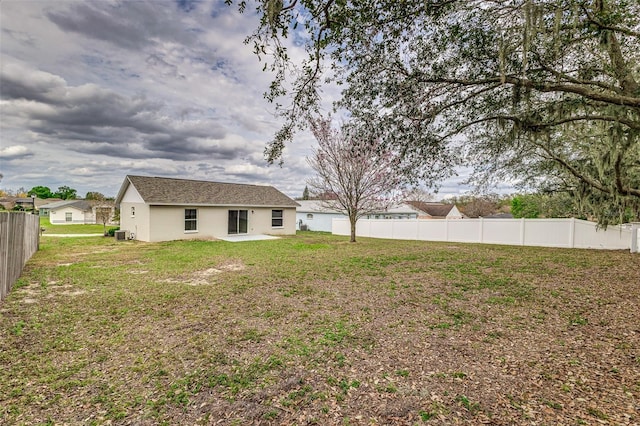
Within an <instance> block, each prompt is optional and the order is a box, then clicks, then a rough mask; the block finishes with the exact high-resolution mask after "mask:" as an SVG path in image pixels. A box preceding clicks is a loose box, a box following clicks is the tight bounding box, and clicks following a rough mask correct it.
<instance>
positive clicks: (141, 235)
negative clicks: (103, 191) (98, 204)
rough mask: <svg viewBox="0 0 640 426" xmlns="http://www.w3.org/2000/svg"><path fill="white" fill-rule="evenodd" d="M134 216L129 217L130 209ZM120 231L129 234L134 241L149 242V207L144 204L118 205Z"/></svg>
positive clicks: (124, 203)
mask: <svg viewBox="0 0 640 426" xmlns="http://www.w3.org/2000/svg"><path fill="white" fill-rule="evenodd" d="M132 207H133V208H135V215H133V216H132V215H131V208H132ZM120 229H123V230H126V231H129V232H131V233H132V234H133V235H134V237H133V238H135V239H136V240H141V241H151V240H150V239H149V238H150V227H149V206H148V205H146V204H144V203H135V202H121V203H120Z"/></svg>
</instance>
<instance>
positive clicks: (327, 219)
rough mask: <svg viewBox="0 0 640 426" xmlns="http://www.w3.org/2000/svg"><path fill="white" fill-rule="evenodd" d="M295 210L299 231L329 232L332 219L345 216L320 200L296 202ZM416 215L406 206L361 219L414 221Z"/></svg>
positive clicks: (402, 205)
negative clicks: (297, 205)
mask: <svg viewBox="0 0 640 426" xmlns="http://www.w3.org/2000/svg"><path fill="white" fill-rule="evenodd" d="M298 204H300V207H298V208H296V226H297V229H299V230H307V231H324V232H331V222H332V221H333V219H344V218H346V217H347V216H346V215H344V214H342V213H339V212H336V211H334V210H331V209H330V208H328V207H327V206H326V205H323V203H322V201H321V200H303V201H300V200H299V201H298ZM417 217H418V213H417V212H416V211H415V210H414V209H413V208H411V206H408V205H406V204H401V205H399V206H396V207H392V208H388V209H386V210H381V211H379V212H375V213H371V214H370V215H366V216H364V217H363V219H415V218H417Z"/></svg>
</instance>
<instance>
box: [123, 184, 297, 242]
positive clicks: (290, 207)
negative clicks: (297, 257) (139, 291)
mask: <svg viewBox="0 0 640 426" xmlns="http://www.w3.org/2000/svg"><path fill="white" fill-rule="evenodd" d="M116 205H119V206H120V229H121V230H125V231H127V232H128V233H129V237H130V238H132V239H136V240H141V241H148V242H156V241H171V240H185V239H212V238H223V237H227V236H231V235H243V234H246V235H259V234H270V235H290V234H295V233H296V207H297V206H298V203H296V202H295V201H294V200H292V199H291V198H289V197H288V196H286V195H285V194H283V193H282V192H280V191H278V190H277V189H276V188H274V187H272V186H262V185H247V184H238V183H223V182H210V181H202V180H189V179H174V178H165V177H150V176H131V175H129V176H126V177H125V179H124V182H123V183H122V186H121V187H120V191H119V192H118V196H117V197H116Z"/></svg>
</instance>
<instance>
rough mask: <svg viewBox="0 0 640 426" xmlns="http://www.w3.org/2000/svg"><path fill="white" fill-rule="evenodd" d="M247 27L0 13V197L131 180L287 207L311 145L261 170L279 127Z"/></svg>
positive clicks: (231, 21)
mask: <svg viewBox="0 0 640 426" xmlns="http://www.w3.org/2000/svg"><path fill="white" fill-rule="evenodd" d="M256 19H257V18H256V16H254V15H252V14H251V13H246V14H244V15H241V14H239V13H238V12H237V10H236V9H235V8H233V7H228V6H225V5H224V1H223V0H211V1H205V0H202V1H192V0H177V1H170V0H150V1H141V0H136V1H112V0H99V1H66V0H56V1H52V0H51V1H49V0H2V1H1V2H0V26H1V31H0V132H1V133H0V173H2V174H3V175H4V178H3V179H2V182H0V188H3V189H12V190H16V189H18V188H20V187H24V188H26V189H30V188H32V187H33V186H36V185H44V186H48V187H50V188H51V189H52V190H54V191H55V190H56V189H57V188H58V187H59V186H62V185H67V186H70V187H72V188H75V189H76V190H77V191H78V195H80V196H84V195H85V194H86V192H87V191H99V192H102V193H103V194H105V195H109V196H114V195H116V193H117V191H118V189H119V187H120V185H121V183H122V181H123V179H124V177H125V175H127V174H138V175H153V176H167V177H180V178H188V179H205V180H215V181H226V182H240V183H252V184H269V185H274V186H275V187H277V188H278V189H280V190H281V191H283V192H285V193H286V194H288V195H290V196H293V197H296V196H300V195H301V194H302V191H303V189H304V186H305V180H306V179H307V178H308V177H310V174H311V173H312V172H311V170H310V169H309V167H308V165H307V163H306V160H305V157H306V156H307V155H309V154H310V153H311V149H312V147H313V146H314V140H313V138H312V137H310V135H309V134H304V133H303V134H300V135H298V137H296V140H295V142H294V143H293V144H291V145H289V146H288V148H287V150H286V152H285V156H284V165H283V166H282V167H280V166H278V165H271V166H270V165H268V164H267V163H266V161H265V159H264V155H263V152H264V148H265V144H266V143H267V142H268V141H269V140H270V139H271V137H272V135H273V134H274V132H275V131H276V130H277V129H278V128H279V122H278V119H277V118H276V117H275V116H274V115H273V108H272V105H270V104H268V103H267V102H266V101H265V100H263V98H262V93H263V92H264V91H265V90H266V89H267V87H268V85H269V83H270V81H271V76H270V75H269V74H268V73H265V72H262V67H263V63H260V62H259V61H258V58H257V57H256V56H255V55H253V53H252V51H251V46H247V45H245V44H244V43H243V40H244V38H245V37H246V36H247V35H248V34H249V33H250V32H251V31H252V30H253V29H254V28H255V27H256V22H257V21H256ZM291 49H292V50H291V53H292V55H293V56H294V58H295V57H296V55H303V52H302V51H300V50H297V49H296V48H295V46H291ZM327 93H328V95H329V96H331V91H328V92H327ZM461 180H462V177H460V178H456V179H452V180H449V181H447V182H445V184H444V186H443V188H442V189H441V191H440V195H439V197H441V196H444V195H447V194H458V193H462V192H464V191H466V189H467V188H465V187H463V186H460V185H458V182H460V181H461Z"/></svg>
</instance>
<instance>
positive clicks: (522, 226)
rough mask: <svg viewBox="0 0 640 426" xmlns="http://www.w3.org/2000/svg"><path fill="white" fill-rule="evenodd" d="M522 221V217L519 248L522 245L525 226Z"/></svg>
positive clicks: (522, 220) (521, 220)
mask: <svg viewBox="0 0 640 426" xmlns="http://www.w3.org/2000/svg"><path fill="white" fill-rule="evenodd" d="M524 221H525V219H524V217H523V218H522V219H520V245H521V246H523V245H524V224H525V222H524Z"/></svg>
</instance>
